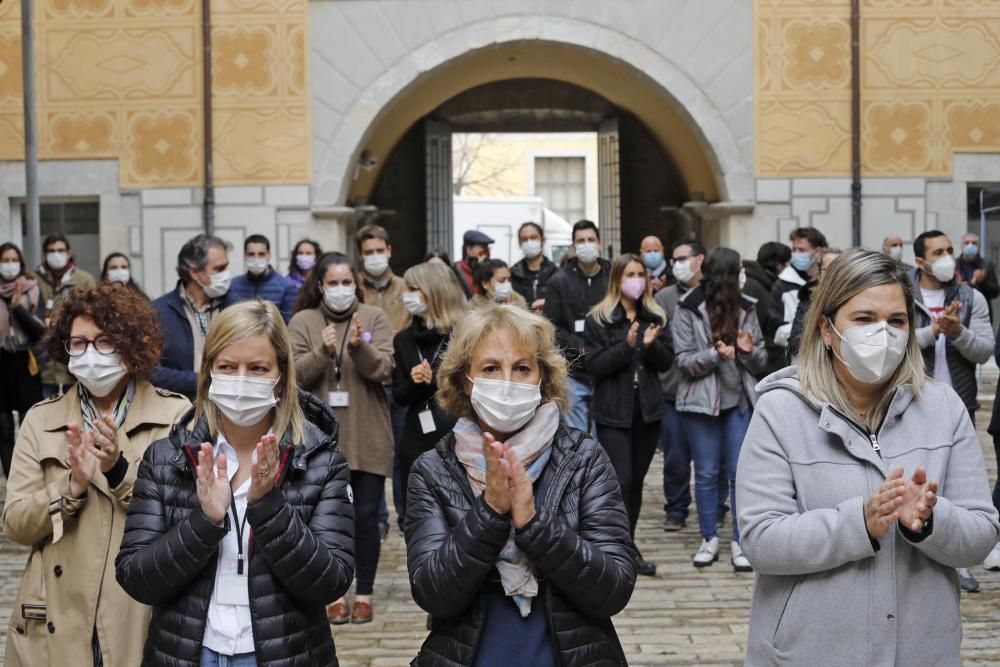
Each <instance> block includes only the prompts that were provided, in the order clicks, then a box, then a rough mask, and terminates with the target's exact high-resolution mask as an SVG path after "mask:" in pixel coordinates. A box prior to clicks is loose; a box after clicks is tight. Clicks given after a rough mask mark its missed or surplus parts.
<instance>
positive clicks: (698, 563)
mask: <svg viewBox="0 0 1000 667" xmlns="http://www.w3.org/2000/svg"><path fill="white" fill-rule="evenodd" d="M691 560H692V561H693V562H694V566H695V567H708V566H709V565H711V564H712V563H714V562H715V561H717V560H719V538H718V537H713V538H712V539H710V540H702V541H701V546H700V547H698V551H696V552H695V553H694V557H693V558H692V559H691Z"/></svg>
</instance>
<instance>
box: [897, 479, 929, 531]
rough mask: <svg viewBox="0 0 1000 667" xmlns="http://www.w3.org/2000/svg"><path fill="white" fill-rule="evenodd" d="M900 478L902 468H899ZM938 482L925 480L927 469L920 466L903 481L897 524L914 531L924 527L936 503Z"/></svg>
mask: <svg viewBox="0 0 1000 667" xmlns="http://www.w3.org/2000/svg"><path fill="white" fill-rule="evenodd" d="M899 476H900V477H901V478H902V476H903V469H902V468H899ZM937 490H938V483H937V482H936V481H933V480H932V481H928V480H927V471H926V470H925V469H924V467H923V466H920V467H919V468H917V469H916V471H915V472H914V473H913V477H911V478H910V479H908V480H905V481H904V484H903V494H902V502H901V504H900V506H899V524H900V525H901V526H904V527H906V528H909V529H910V530H911V531H913V532H914V533H919V532H921V531H922V530H923V529H924V522H925V521H927V520H928V519H929V518H930V517H931V512H932V511H934V505H936V504H937Z"/></svg>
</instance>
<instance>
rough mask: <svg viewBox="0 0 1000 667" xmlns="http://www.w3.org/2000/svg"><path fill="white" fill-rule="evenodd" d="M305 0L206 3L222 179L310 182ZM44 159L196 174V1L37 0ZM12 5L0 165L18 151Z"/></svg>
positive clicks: (8, 6)
mask: <svg viewBox="0 0 1000 667" xmlns="http://www.w3.org/2000/svg"><path fill="white" fill-rule="evenodd" d="M307 11H308V9H307V5H306V0H216V1H215V2H213V6H212V20H213V34H212V49H213V57H212V77H213V81H212V84H213V104H214V113H213V125H214V127H215V131H214V134H215V137H214V142H213V144H214V145H213V150H214V159H215V163H216V165H215V181H216V183H217V184H219V185H237V184H251V183H263V184H271V183H308V182H309V174H310V165H309V141H308V137H309V117H308V108H309V107H308V104H309V101H308V91H307V89H306V80H307V65H306V44H305V40H306V37H305V35H306V31H307V25H308V23H307V22H308V14H307ZM35 12H36V16H35V23H36V28H35V30H36V37H35V42H36V72H37V73H36V78H37V95H38V118H39V136H38V142H39V155H40V157H41V158H42V159H92V158H118V159H119V161H120V176H119V178H120V181H121V185H122V186H123V187H157V186H165V187H178V186H197V185H199V184H200V183H201V182H202V178H203V176H202V171H203V170H202V162H203V150H202V147H203V141H202V139H203V134H202V126H203V123H202V76H201V74H202V60H201V59H202V52H201V33H200V29H201V14H200V12H201V3H200V2H196V0H40V1H39V2H37V3H36V9H35ZM21 91H22V88H21V41H20V10H19V6H18V3H17V2H0V159H20V158H21V157H22V156H23V121H22V111H21V107H22V99H21V95H22V92H21Z"/></svg>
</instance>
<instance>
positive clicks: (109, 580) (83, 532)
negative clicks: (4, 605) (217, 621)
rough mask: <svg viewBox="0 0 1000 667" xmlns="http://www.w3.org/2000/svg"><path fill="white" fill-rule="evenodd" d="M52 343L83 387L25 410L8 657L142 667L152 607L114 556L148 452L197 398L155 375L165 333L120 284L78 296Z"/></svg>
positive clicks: (7, 531) (13, 525) (9, 505)
mask: <svg viewBox="0 0 1000 667" xmlns="http://www.w3.org/2000/svg"><path fill="white" fill-rule="evenodd" d="M0 257H2V253H0ZM45 342H46V345H47V347H48V351H49V354H50V355H51V357H52V358H53V359H54V360H56V361H58V362H59V363H65V364H68V368H69V372H70V373H72V375H73V377H74V378H76V383H75V384H74V385H72V386H71V387H70V388H69V389H68V390H67V391H66V393H65V394H61V395H59V396H55V397H53V398H51V399H49V400H47V401H43V402H41V403H38V404H37V405H35V406H34V407H33V408H31V409H30V410H28V412H27V414H25V415H24V416H23V418H22V421H21V429H20V431H19V432H18V436H17V446H16V447H15V448H14V459H13V464H12V465H11V467H10V469H9V470H8V471H7V502H6V506H5V507H4V512H3V532H4V536H5V537H6V538H7V539H8V540H10V541H11V542H16V543H17V544H22V545H24V546H26V547H30V548H31V553H30V555H29V556H28V562H27V565H26V566H25V570H24V576H23V577H22V579H21V584H20V586H19V588H18V591H17V598H16V599H15V600H14V604H13V609H12V613H11V615H10V622H9V624H8V626H7V645H6V652H5V656H4V660H3V664H5V665H7V667H21V666H22V665H23V666H25V667H63V666H64V665H81V666H88V667H89V666H90V665H95V666H101V665H106V666H107V667H135V665H137V664H139V661H140V660H142V643H143V639H144V638H145V635H146V626H147V624H148V623H149V612H150V610H149V607H146V606H145V605H142V604H140V603H139V602H136V601H134V600H132V599H130V598H129V596H128V595H127V594H126V593H125V591H123V590H122V588H121V586H119V585H118V583H117V582H115V580H114V567H115V565H114V554H115V551H116V550H117V548H118V545H119V544H121V540H122V528H123V526H124V524H125V515H126V513H127V512H128V509H129V503H130V502H131V500H132V497H133V492H134V488H133V485H134V482H135V478H136V469H137V468H138V467H139V460H140V458H141V457H142V455H143V452H144V451H146V448H147V447H149V446H150V445H151V443H153V442H155V441H156V440H159V439H160V438H163V437H166V435H167V434H168V433H169V432H170V427H171V424H173V422H174V420H176V419H177V418H179V417H180V416H181V415H182V414H184V413H185V412H186V411H187V410H188V408H189V407H190V403H188V400H187V399H186V398H184V397H183V396H180V395H178V394H173V393H171V392H169V391H166V390H163V389H157V388H156V387H154V386H153V385H151V384H150V383H149V377H150V375H152V373H153V369H154V368H155V367H156V364H157V362H158V361H159V360H160V350H161V348H162V347H163V334H162V332H161V331H160V328H159V326H158V325H157V321H156V313H155V311H154V310H153V308H152V306H150V304H149V300H148V299H146V297H144V296H142V295H141V294H139V293H138V292H135V291H132V290H130V289H128V288H126V287H124V286H122V285H101V286H99V287H97V288H95V289H92V290H88V291H86V292H82V291H74V292H73V293H71V294H70V295H69V296H68V297H67V299H66V301H64V302H63V304H62V306H61V307H60V308H59V309H58V310H57V311H56V312H55V313H54V314H53V317H52V320H51V321H50V323H49V330H48V334H47V335H46V341H45Z"/></svg>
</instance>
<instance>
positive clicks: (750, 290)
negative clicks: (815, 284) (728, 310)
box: [743, 241, 792, 376]
mask: <svg viewBox="0 0 1000 667" xmlns="http://www.w3.org/2000/svg"><path fill="white" fill-rule="evenodd" d="M791 261H792V250H791V248H789V247H788V246H787V245H785V244H784V243H779V242H778V241H768V242H767V243H764V244H763V245H761V246H760V249H759V250H757V261H756V262H755V261H753V260H747V259H744V260H743V268H744V269H746V272H747V283H746V285H745V286H744V287H743V293H744V294H746V295H747V296H752V297H753V298H755V299H757V320H758V321H759V322H760V328H761V329H762V330H763V331H765V332H766V331H767V330H768V315H769V314H770V309H769V308H768V306H769V304H770V302H771V290H772V289H773V288H774V283H775V282H777V280H778V276H779V275H780V274H781V272H782V271H784V270H785V267H787V266H788V264H789V263H790V262H791ZM764 346H765V348H766V349H767V367H766V368H765V369H764V373H763V375H765V376H766V375H770V374H771V373H774V372H775V371H778V370H781V369H782V368H784V367H785V351H784V349H782V347H781V346H780V345H777V344H776V343H775V342H774V335H773V334H772V335H770V336H768V335H767V334H766V333H765V334H764Z"/></svg>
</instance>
